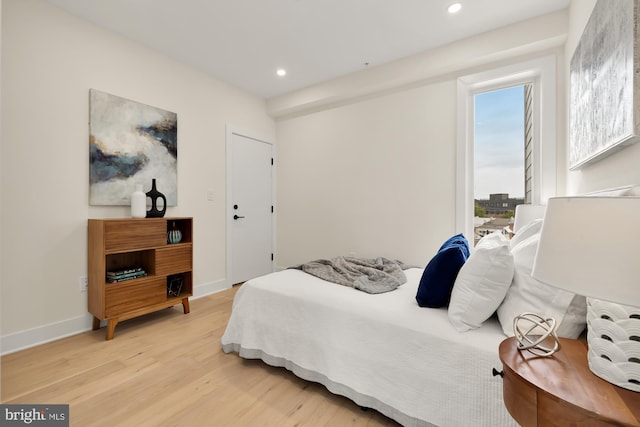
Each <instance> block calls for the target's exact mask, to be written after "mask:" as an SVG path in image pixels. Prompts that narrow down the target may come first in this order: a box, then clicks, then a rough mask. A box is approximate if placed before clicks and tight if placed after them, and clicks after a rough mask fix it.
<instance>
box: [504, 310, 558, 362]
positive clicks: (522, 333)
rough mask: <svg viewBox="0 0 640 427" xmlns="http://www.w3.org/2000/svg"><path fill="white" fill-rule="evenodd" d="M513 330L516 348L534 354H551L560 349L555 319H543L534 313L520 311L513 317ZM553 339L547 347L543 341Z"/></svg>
mask: <svg viewBox="0 0 640 427" xmlns="http://www.w3.org/2000/svg"><path fill="white" fill-rule="evenodd" d="M513 332H514V334H515V338H516V341H517V346H518V350H521V351H522V350H527V351H529V352H531V353H533V354H535V355H536V356H545V357H546V356H551V355H552V354H553V353H555V352H556V351H558V350H560V341H558V335H556V319H554V318H552V317H550V318H548V319H545V318H544V317H541V316H539V315H537V314H535V313H522V314H521V315H519V316H516V318H515V319H513ZM549 340H552V341H553V346H551V347H547V346H546V345H544V344H545V342H548V341H549Z"/></svg>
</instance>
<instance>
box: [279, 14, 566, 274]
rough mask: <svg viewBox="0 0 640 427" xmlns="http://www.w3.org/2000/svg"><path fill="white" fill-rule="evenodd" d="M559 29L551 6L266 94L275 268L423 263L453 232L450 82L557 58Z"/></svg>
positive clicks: (559, 17)
mask: <svg viewBox="0 0 640 427" xmlns="http://www.w3.org/2000/svg"><path fill="white" fill-rule="evenodd" d="M566 30H567V14H566V11H564V12H559V13H555V14H551V15H547V16H544V17H540V18H536V19H534V20H531V21H527V22H524V23H521V24H518V25H513V26H510V27H506V28H503V29H500V30H497V31H492V32H490V33H485V34H483V35H480V36H477V37H474V38H473V39H467V40H461V41H459V42H456V43H453V44H450V45H448V46H445V47H443V48H440V49H436V50H434V51H430V52H427V53H424V54H420V55H417V56H415V57H409V58H405V59H404V60H401V61H398V62H396V63H392V64H387V65H383V66H380V67H378V68H373V69H368V70H366V71H363V72H360V73H355V74H353V75H349V76H345V77H343V78H340V79H336V80H334V81H331V82H327V83H324V84H320V85H317V86H316V87H312V88H308V89H307V90H303V91H299V92H297V93H293V94H288V95H285V96H283V97H280V98H278V99H272V100H269V102H268V105H267V108H269V111H270V112H272V114H276V115H280V116H279V119H278V122H277V136H276V137H277V141H278V145H277V148H276V149H277V153H278V167H277V170H276V172H277V182H278V192H277V209H278V216H277V229H278V239H277V250H276V263H277V265H278V266H280V267H287V266H290V265H294V264H297V263H301V262H305V261H307V260H311V259H315V258H325V257H333V256H337V255H349V254H355V255H357V256H363V257H373V256H386V257H391V258H397V259H400V260H402V261H405V262H407V263H411V264H415V265H419V266H424V265H426V263H427V262H428V260H429V259H431V257H432V256H433V254H434V253H435V252H436V251H437V249H438V248H439V246H440V245H441V244H442V242H443V241H444V240H445V239H446V238H448V237H450V236H451V235H452V234H454V232H455V205H456V203H455V184H456V183H455V179H456V136H457V131H456V111H457V109H456V88H457V81H456V79H457V78H458V77H460V76H461V75H465V74H471V73H474V72H479V71H481V70H485V69H491V68H498V67H501V66H504V65H506V64H510V63H513V62H516V61H517V62H519V61H525V60H527V59H531V58H534V57H539V56H544V55H549V54H556V55H558V57H559V59H558V64H559V67H562V66H563V64H564V59H562V55H563V45H564V41H565V37H566ZM560 75H562V74H560ZM390 76H395V77H394V82H395V85H396V86H395V87H390V86H389V84H390V83H389V77H390ZM563 88H564V85H563V84H562V83H561V84H559V85H558V90H560V91H562V90H563ZM341 91H344V92H341ZM341 93H342V94H343V95H340V94H341ZM344 93H346V94H347V95H350V96H347V95H345V94H344ZM563 102H564V99H563V97H560V101H559V107H558V109H557V110H558V111H560V112H564V106H563V104H561V103H563ZM560 106H562V108H560ZM560 115H561V114H560ZM559 120H561V117H559ZM558 128H559V129H561V131H560V130H559V132H561V134H560V136H562V134H564V125H563V123H561V122H560V123H559V126H558ZM562 143H563V141H561V142H560V144H562ZM559 172H562V171H559ZM563 176H564V175H563V174H562V173H561V174H560V177H559V180H561V179H562V178H563ZM560 182H563V181H560Z"/></svg>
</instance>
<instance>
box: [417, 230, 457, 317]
mask: <svg viewBox="0 0 640 427" xmlns="http://www.w3.org/2000/svg"><path fill="white" fill-rule="evenodd" d="M467 258H469V242H467V239H466V238H465V237H464V236H463V235H462V234H457V235H455V236H453V237H452V238H450V239H449V240H447V241H446V242H444V244H443V245H442V246H441V247H440V249H439V250H438V253H437V254H436V255H435V256H434V257H433V258H432V259H431V261H429V264H427V267H426V268H425V269H424V273H422V278H421V279H420V285H419V286H418V293H417V295H416V301H417V302H418V305H419V306H420V307H431V308H439V307H446V306H448V305H449V300H450V299H451V290H452V289H453V284H454V283H455V281H456V277H458V272H459V271H460V268H462V265H463V264H464V263H465V262H466V261H467Z"/></svg>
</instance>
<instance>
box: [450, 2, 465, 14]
mask: <svg viewBox="0 0 640 427" xmlns="http://www.w3.org/2000/svg"><path fill="white" fill-rule="evenodd" d="M460 9H462V4H460V3H453V4H452V5H451V6H449V8H448V9H447V10H448V11H449V13H452V14H453V13H458V12H460Z"/></svg>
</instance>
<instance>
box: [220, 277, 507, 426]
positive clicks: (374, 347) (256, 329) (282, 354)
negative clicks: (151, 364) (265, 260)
mask: <svg viewBox="0 0 640 427" xmlns="http://www.w3.org/2000/svg"><path fill="white" fill-rule="evenodd" d="M405 273H406V275H407V283H405V284H404V285H402V286H400V287H399V288H397V289H396V290H394V291H391V292H387V293H383V294H367V293H365V292H361V291H358V290H355V289H353V288H348V287H345V286H341V285H338V284H335V283H330V282H326V281H324V280H322V279H319V278H316V277H313V276H311V275H309V274H307V273H304V272H302V271H300V270H284V271H281V272H278V273H273V274H269V275H266V276H262V277H259V278H256V279H252V280H250V281H248V282H246V283H245V284H244V285H242V287H241V288H240V289H239V290H238V292H237V294H236V296H235V299H234V302H233V311H232V314H231V317H230V319H229V323H228V325H227V329H226V331H225V333H224V335H223V336H222V339H221V343H222V348H223V350H224V351H225V352H227V353H229V352H238V353H239V354H240V356H241V357H244V358H252V359H253V358H259V359H262V360H264V361H265V362H266V363H268V364H270V365H274V366H284V367H285V368H287V369H289V370H290V371H292V372H294V373H295V374H296V375H297V376H299V377H301V378H304V379H306V380H310V381H316V382H319V383H322V384H323V385H325V386H326V387H327V388H328V389H329V390H330V391H331V392H333V393H336V394H341V395H344V396H346V397H348V398H350V399H351V400H353V401H355V402H356V403H357V404H358V405H361V406H364V407H370V408H375V409H377V410H378V411H380V412H382V413H383V414H385V415H387V416H388V417H390V418H393V419H395V420H396V421H398V422H399V423H401V424H403V425H406V426H418V425H430V424H434V425H437V426H443V427H445V426H456V427H460V426H488V427H489V426H490V427H496V426H507V425H509V426H510V425H516V424H515V423H514V421H513V420H512V418H511V417H510V416H509V414H508V413H507V410H506V409H505V407H504V403H503V401H502V379H501V378H500V377H494V376H493V375H492V369H493V368H496V369H498V370H502V364H501V363H500V360H499V358H498V345H499V344H500V342H501V341H502V340H503V339H504V338H505V336H504V334H503V332H502V329H501V327H500V325H499V324H498V322H497V321H496V320H494V319H490V320H489V321H487V322H485V323H484V325H483V326H482V327H481V328H479V329H476V330H473V331H468V332H464V333H459V332H457V331H456V330H455V329H454V328H453V327H452V326H451V324H450V323H449V320H448V317H447V312H446V309H430V308H421V307H419V306H418V305H417V303H416V301H415V295H416V291H417V287H418V283H419V281H420V277H421V275H422V269H416V268H414V269H409V270H406V271H405Z"/></svg>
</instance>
